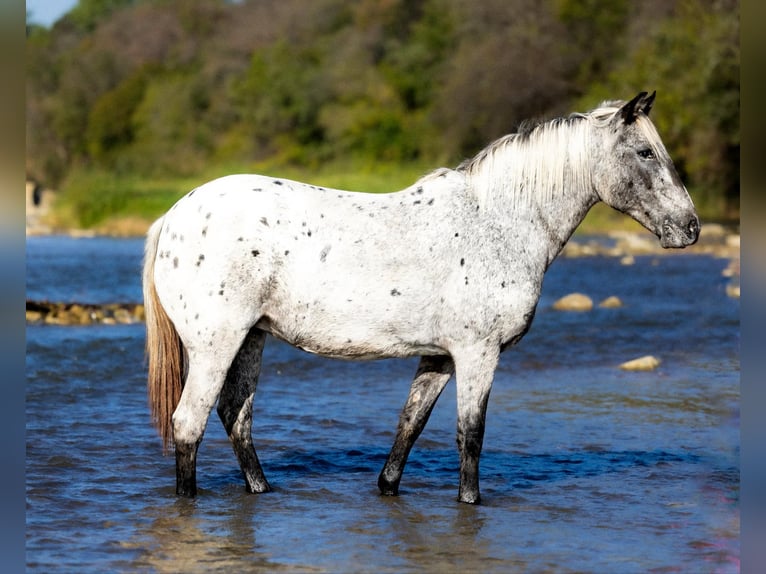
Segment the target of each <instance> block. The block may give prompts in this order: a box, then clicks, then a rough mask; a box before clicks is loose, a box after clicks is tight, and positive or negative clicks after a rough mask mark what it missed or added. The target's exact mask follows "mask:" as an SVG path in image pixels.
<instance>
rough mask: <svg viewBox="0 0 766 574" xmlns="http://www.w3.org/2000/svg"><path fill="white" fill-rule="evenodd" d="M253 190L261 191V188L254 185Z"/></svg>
mask: <svg viewBox="0 0 766 574" xmlns="http://www.w3.org/2000/svg"><path fill="white" fill-rule="evenodd" d="M253 191H263V189H261V188H260V187H254V188H253Z"/></svg>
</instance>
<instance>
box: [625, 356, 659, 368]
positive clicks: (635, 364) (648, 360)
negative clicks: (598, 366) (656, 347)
mask: <svg viewBox="0 0 766 574" xmlns="http://www.w3.org/2000/svg"><path fill="white" fill-rule="evenodd" d="M659 366H660V360H659V359H658V358H657V357H653V356H652V355H646V356H644V357H639V358H638V359H633V360H632V361H626V362H624V363H623V364H622V365H620V368H621V369H623V370H624V371H653V370H654V369H656V368H657V367H659Z"/></svg>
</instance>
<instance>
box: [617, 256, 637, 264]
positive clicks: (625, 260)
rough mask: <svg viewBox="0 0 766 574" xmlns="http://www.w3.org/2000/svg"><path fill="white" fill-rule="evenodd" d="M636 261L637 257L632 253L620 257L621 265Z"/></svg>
mask: <svg viewBox="0 0 766 574" xmlns="http://www.w3.org/2000/svg"><path fill="white" fill-rule="evenodd" d="M635 262H636V258H635V257H633V256H632V255H623V256H622V257H621V258H620V265H633V264H634V263H635Z"/></svg>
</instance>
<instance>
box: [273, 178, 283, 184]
mask: <svg viewBox="0 0 766 574" xmlns="http://www.w3.org/2000/svg"><path fill="white" fill-rule="evenodd" d="M274 185H282V182H281V181H279V180H278V179H275V180H274Z"/></svg>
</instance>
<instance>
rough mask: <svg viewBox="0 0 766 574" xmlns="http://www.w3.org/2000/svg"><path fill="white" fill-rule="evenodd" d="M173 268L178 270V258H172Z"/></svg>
mask: <svg viewBox="0 0 766 574" xmlns="http://www.w3.org/2000/svg"><path fill="white" fill-rule="evenodd" d="M173 268H178V257H173Z"/></svg>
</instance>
